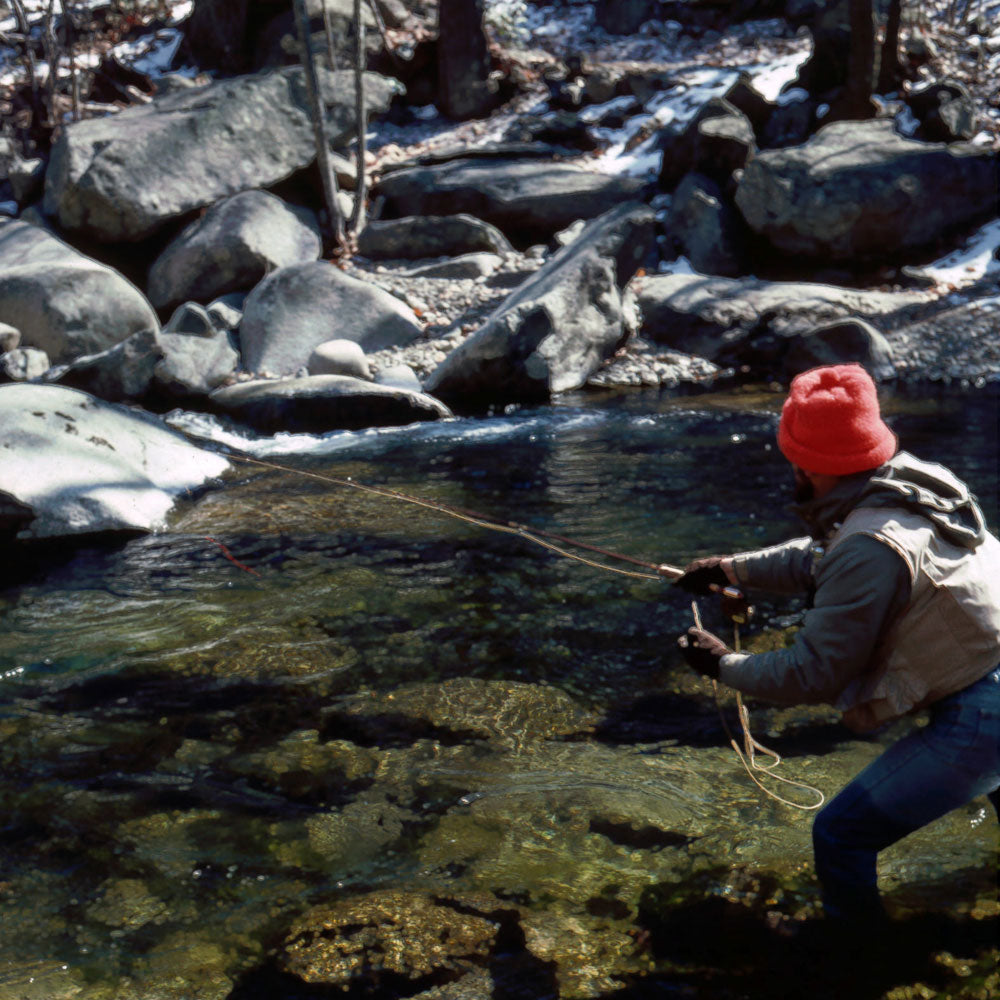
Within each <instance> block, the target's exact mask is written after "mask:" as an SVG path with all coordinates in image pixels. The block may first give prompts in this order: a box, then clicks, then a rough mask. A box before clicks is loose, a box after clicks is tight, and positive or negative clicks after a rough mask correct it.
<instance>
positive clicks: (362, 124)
mask: <svg viewBox="0 0 1000 1000" xmlns="http://www.w3.org/2000/svg"><path fill="white" fill-rule="evenodd" d="M363 15H364V4H363V3H362V0H354V121H355V125H356V129H355V130H356V132H357V162H356V164H355V178H356V179H355V185H354V208H353V210H352V211H351V221H350V223H348V228H349V229H350V231H351V232H352V233H356V232H357V231H358V223H359V222H360V221H361V212H362V211H363V209H364V207H365V133H366V132H367V131H368V123H367V119H366V116H365V19H364V16H363Z"/></svg>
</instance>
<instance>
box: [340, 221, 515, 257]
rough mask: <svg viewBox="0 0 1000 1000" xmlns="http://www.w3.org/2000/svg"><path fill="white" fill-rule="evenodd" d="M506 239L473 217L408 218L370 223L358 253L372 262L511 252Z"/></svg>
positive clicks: (361, 237)
mask: <svg viewBox="0 0 1000 1000" xmlns="http://www.w3.org/2000/svg"><path fill="white" fill-rule="evenodd" d="M510 250H511V246H510V243H508V242H507V237H506V236H504V234H503V233H502V232H500V230H499V229H497V228H496V226H491V225H490V224H489V223H488V222H483V220H482V219H477V218H475V217H474V216H472V215H468V214H464V213H458V214H456V215H409V216H404V217H403V218H399V219H379V220H377V221H374V222H369V223H368V225H367V226H365V228H364V229H362V230H361V233H360V235H359V236H358V253H359V254H361V255H362V256H363V257H368V258H370V259H371V260H400V259H407V260H420V259H423V258H426V257H446V256H458V255H460V254H467V253H501V254H502V253H509V252H510Z"/></svg>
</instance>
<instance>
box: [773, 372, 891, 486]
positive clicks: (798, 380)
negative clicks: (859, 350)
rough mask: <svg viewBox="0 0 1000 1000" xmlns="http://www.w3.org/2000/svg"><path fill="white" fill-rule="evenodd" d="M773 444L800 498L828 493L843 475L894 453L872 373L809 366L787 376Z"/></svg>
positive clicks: (862, 469) (875, 465)
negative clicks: (791, 474)
mask: <svg viewBox="0 0 1000 1000" xmlns="http://www.w3.org/2000/svg"><path fill="white" fill-rule="evenodd" d="M778 447H779V448H780V449H781V453H782V454H783V455H784V456H785V458H787V459H788V461H789V462H791V463H792V466H793V467H794V469H795V484H796V497H797V498H798V499H800V500H806V499H810V498H811V497H817V498H818V497H822V496H824V495H825V494H826V493H829V492H830V490H831V489H833V487H834V486H835V485H836V484H837V481H838V480H839V479H840V478H841V477H842V476H850V475H854V474H855V473H857V472H866V471H868V470H870V469H877V468H878V467H879V466H880V465H882V464H883V463H884V462H887V461H888V460H889V459H890V458H892V456H893V455H895V454H896V447H897V441H896V435H895V434H893V433H892V431H891V430H889V428H888V427H887V426H886V425H885V422H884V421H883V420H882V416H881V414H880V412H879V405H878V395H877V393H876V390H875V383H874V382H873V381H872V379H871V376H870V375H869V374H868V373H867V372H866V371H865V370H864V368H862V367H861V365H858V364H849V365H826V366H824V367H822V368H812V369H810V370H809V371H807V372H803V373H802V374H801V375H796V377H795V378H794V379H792V385H791V388H790V389H789V393H788V398H787V399H786V400H785V404H784V406H783V407H782V410H781V422H780V423H779V425H778Z"/></svg>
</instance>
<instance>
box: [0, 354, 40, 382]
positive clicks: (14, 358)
mask: <svg viewBox="0 0 1000 1000" xmlns="http://www.w3.org/2000/svg"><path fill="white" fill-rule="evenodd" d="M48 370H49V356H48V355H47V354H46V353H45V351H40V350H38V348H37V347H15V348H14V349H13V350H12V351H8V352H7V353H6V354H4V355H0V372H2V374H3V376H4V378H6V379H7V380H8V381H10V382H30V381H32V380H33V379H37V378H41V377H42V376H43V375H44V374H45V373H46V372H47V371H48Z"/></svg>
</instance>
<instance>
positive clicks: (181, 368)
mask: <svg viewBox="0 0 1000 1000" xmlns="http://www.w3.org/2000/svg"><path fill="white" fill-rule="evenodd" d="M159 346H160V352H161V358H160V360H159V361H158V362H157V363H156V366H155V367H154V369H153V381H154V383H155V389H156V391H157V392H158V393H159V394H160V395H161V396H166V397H167V398H172V399H176V400H178V401H188V400H191V399H199V398H201V397H203V396H207V395H208V394H209V393H210V392H212V390H213V389H217V388H218V387H219V386H220V385H222V384H223V383H224V382H225V381H226V380H227V379H228V378H230V376H232V375H233V373H234V372H235V371H236V369H237V368H238V367H239V363H240V354H239V351H237V350H236V348H235V347H234V346H233V342H232V340H231V338H230V333H229V329H228V327H227V326H226V325H225V323H224V322H223V321H221V320H220V318H219V317H218V316H217V315H213V313H211V312H209V310H207V309H205V308H204V307H203V306H199V305H198V304H197V303H193V302H188V303H186V304H185V305H183V306H181V307H180V308H179V309H178V310H177V311H176V312H175V313H174V315H173V316H172V317H171V318H170V322H169V323H168V324H167V325H166V326H165V327H164V328H163V330H162V331H161V333H160V338H159Z"/></svg>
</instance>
